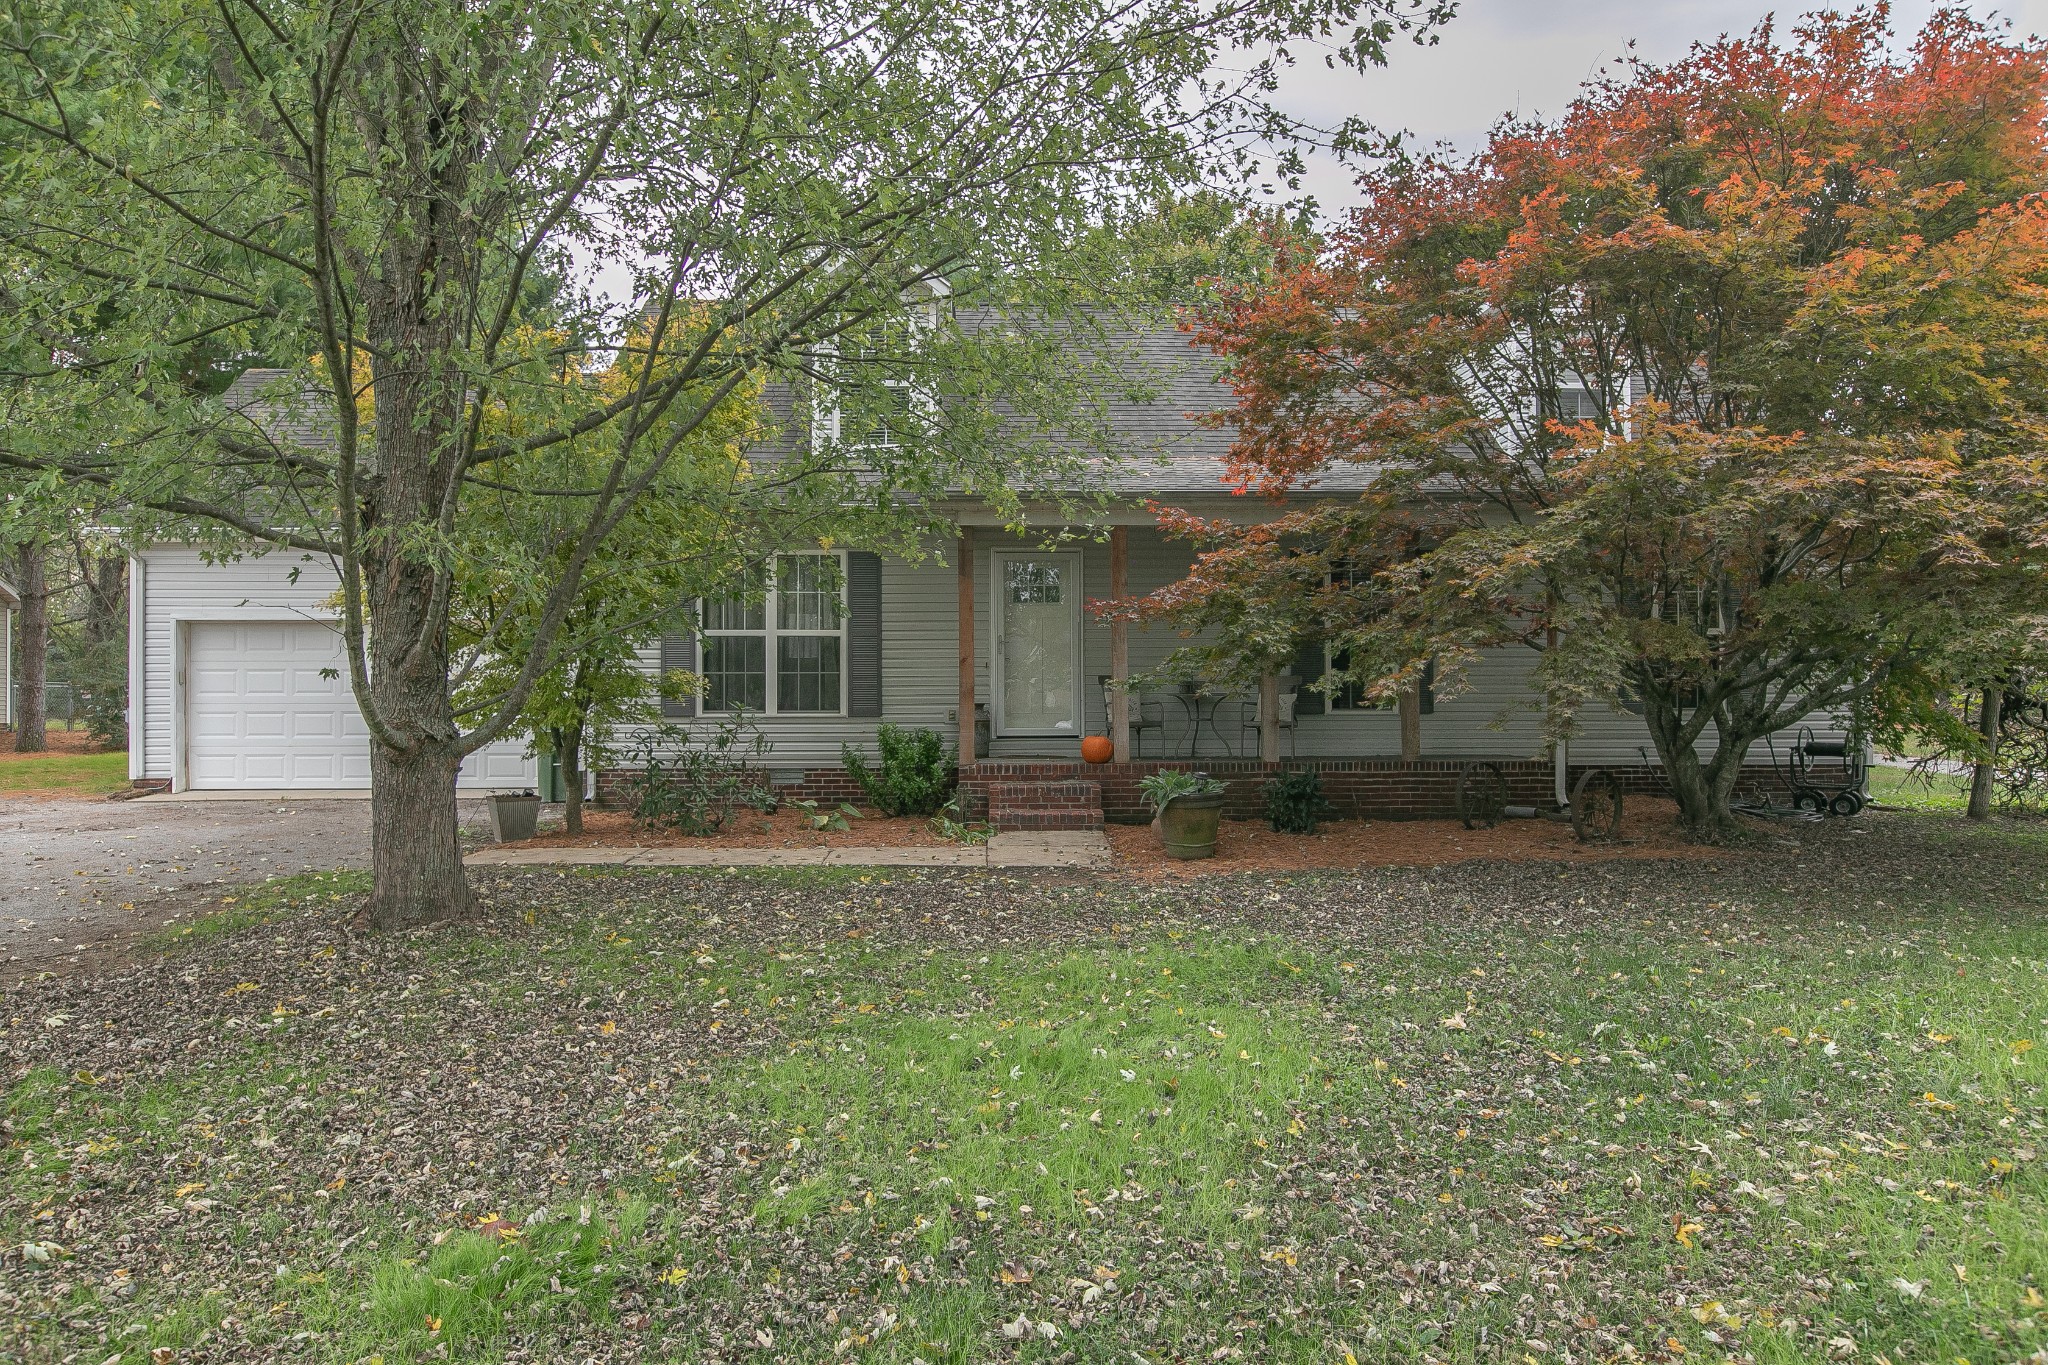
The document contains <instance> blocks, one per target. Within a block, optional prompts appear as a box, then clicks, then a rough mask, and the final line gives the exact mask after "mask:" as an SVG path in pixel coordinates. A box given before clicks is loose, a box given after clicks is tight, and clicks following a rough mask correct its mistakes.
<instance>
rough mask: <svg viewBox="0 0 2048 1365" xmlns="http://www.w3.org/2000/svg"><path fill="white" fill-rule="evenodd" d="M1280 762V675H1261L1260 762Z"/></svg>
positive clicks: (1270, 673)
mask: <svg viewBox="0 0 2048 1365" xmlns="http://www.w3.org/2000/svg"><path fill="white" fill-rule="evenodd" d="M1279 761H1280V675H1279V674H1278V673H1272V672H1266V673H1261V674H1260V675H1259V762H1261V763H1278V762H1279Z"/></svg>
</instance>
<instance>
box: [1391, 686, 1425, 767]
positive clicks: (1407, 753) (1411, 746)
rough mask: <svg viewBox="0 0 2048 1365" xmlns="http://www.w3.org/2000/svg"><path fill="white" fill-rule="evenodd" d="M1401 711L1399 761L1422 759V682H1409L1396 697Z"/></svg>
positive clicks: (1413, 761) (1406, 761) (1410, 761)
mask: <svg viewBox="0 0 2048 1365" xmlns="http://www.w3.org/2000/svg"><path fill="white" fill-rule="evenodd" d="M1397 705H1398V706H1399V708H1400V712H1401V761H1402V762H1403V763H1418V762H1420V761H1421V760H1422V684H1421V683H1419V682H1412V683H1409V684H1408V685H1407V686H1406V687H1404V688H1402V689H1401V695H1400V697H1399V698H1398V699H1397Z"/></svg>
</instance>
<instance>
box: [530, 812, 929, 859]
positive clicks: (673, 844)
mask: <svg viewBox="0 0 2048 1365" xmlns="http://www.w3.org/2000/svg"><path fill="white" fill-rule="evenodd" d="M818 809H819V811H820V813H823V812H824V811H826V810H827V809H831V808H830V807H827V806H825V805H824V804H823V803H822V802H821V803H819V806H818ZM848 823H849V824H850V825H851V826H852V827H851V828H850V829H845V830H815V829H812V828H811V827H810V825H809V823H808V820H807V818H806V817H805V814H804V812H802V811H800V810H796V809H794V808H792V807H788V806H785V807H783V808H782V809H781V810H779V811H777V812H776V813H775V814H773V815H763V814H762V813H761V812H759V811H754V810H743V811H740V812H738V813H736V814H735V815H734V816H733V817H732V819H731V820H730V821H729V822H728V823H727V824H726V827H725V828H724V829H722V830H720V831H719V832H718V833H717V834H713V835H698V834H685V833H683V832H682V831H681V830H677V829H669V828H664V827H662V826H659V825H647V824H642V823H641V822H640V821H639V820H637V819H635V818H634V817H633V816H632V815H631V814H629V813H628V812H626V811H619V810H588V809H586V810H585V811H584V812H583V833H582V834H564V833H562V832H561V831H559V830H557V831H555V832H553V833H549V834H540V835H536V836H534V837H533V838H531V839H525V840H521V841H520V842H518V843H516V844H505V845H502V847H505V848H941V847H947V846H948V845H947V844H946V841H945V840H944V839H941V838H940V837H939V836H938V835H936V834H934V833H932V831H931V826H930V824H929V823H928V822H926V821H924V820H909V819H891V818H889V817H888V816H885V815H882V814H880V813H879V812H876V811H872V810H863V811H861V813H860V818H859V819H857V820H851V821H849V822H848Z"/></svg>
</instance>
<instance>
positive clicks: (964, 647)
mask: <svg viewBox="0 0 2048 1365" xmlns="http://www.w3.org/2000/svg"><path fill="white" fill-rule="evenodd" d="M954 553H955V554H956V555H958V556H959V569H960V711H959V715H960V766H961V767H963V768H964V767H966V766H967V765H968V764H970V763H972V762H974V760H975V758H976V754H975V752H974V532H973V530H971V529H970V528H968V527H965V526H963V527H961V528H960V545H959V548H958V549H957V550H956V551H955V552H954Z"/></svg>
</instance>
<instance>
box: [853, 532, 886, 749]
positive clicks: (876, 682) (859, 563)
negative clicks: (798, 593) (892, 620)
mask: <svg viewBox="0 0 2048 1365" xmlns="http://www.w3.org/2000/svg"><path fill="white" fill-rule="evenodd" d="M846 714H847V715H849V716H865V717H874V716H879V715H881V714H882V557H881V556H880V555H878V554H873V553H870V552H869V551H867V550H853V551H849V552H848V554H847V556H846Z"/></svg>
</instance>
